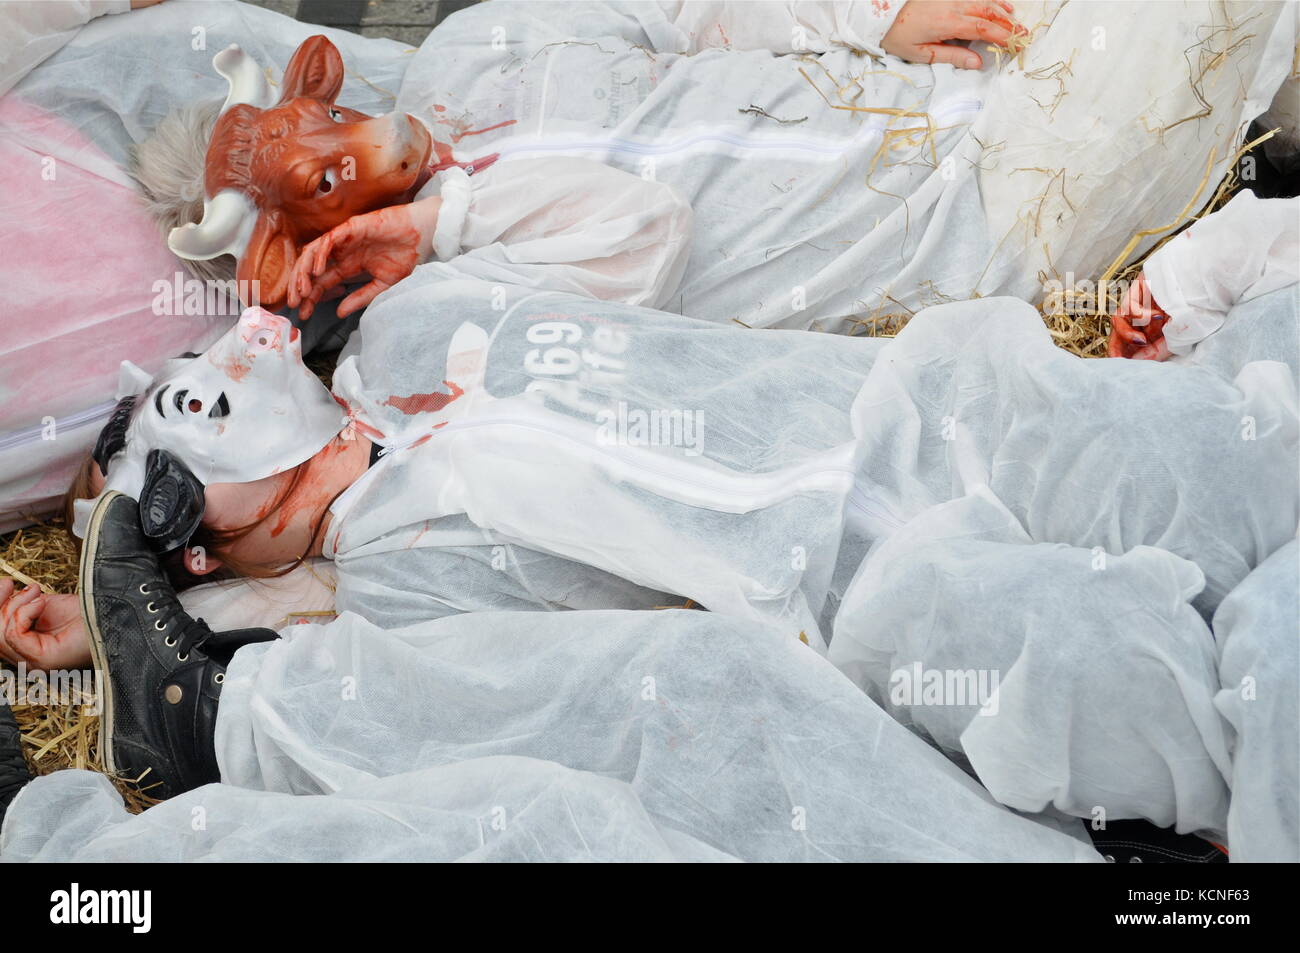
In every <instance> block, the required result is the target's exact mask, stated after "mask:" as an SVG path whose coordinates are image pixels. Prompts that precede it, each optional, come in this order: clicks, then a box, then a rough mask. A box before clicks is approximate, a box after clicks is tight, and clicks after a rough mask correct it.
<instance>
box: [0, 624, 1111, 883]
mask: <svg viewBox="0 0 1300 953" xmlns="http://www.w3.org/2000/svg"><path fill="white" fill-rule="evenodd" d="M341 686H342V690H341ZM216 743H217V752H218V759H219V761H220V764H221V772H222V778H223V783H221V784H212V785H208V786H206V787H202V788H199V789H197V790H195V791H191V792H189V793H187V794H184V795H181V796H180V797H176V798H173V799H171V800H169V801H166V802H164V803H162V804H160V805H158V806H157V807H154V808H151V809H149V810H148V811H146V812H144V813H143V814H140V815H135V816H133V815H130V814H127V813H126V811H125V810H124V808H123V806H122V802H121V799H120V797H119V796H118V795H117V794H116V792H114V791H113V789H112V787H111V786H110V784H109V782H108V780H107V778H105V777H104V776H102V775H98V774H93V773H90V772H86V771H59V772H56V773H54V774H52V775H47V776H45V777H42V778H38V779H37V780H36V781H34V782H32V783H31V784H29V785H28V786H27V787H25V788H24V789H23V790H22V791H21V792H19V794H18V797H17V798H16V799H15V801H14V802H13V804H12V805H11V806H10V808H9V811H8V814H7V816H6V818H5V822H4V828H3V830H2V831H0V859H3V860H6V861H21V860H75V861H99V860H105V861H106V860H129V861H146V860H159V861H178V860H242V861H254V860H256V861H265V860H300V861H318V862H325V861H350V860H408V861H411V860H435V859H436V860H516V861H518V860H539V861H561V860H697V861H716V860H730V859H740V860H774V861H775V860H781V861H785V860H823V861H824V860H877V861H879V860H935V861H951V860H1026V861H1031V860H1100V857H1099V856H1098V855H1097V854H1096V852H1095V851H1093V850H1092V848H1091V846H1090V845H1089V844H1088V843H1087V841H1086V838H1085V837H1084V836H1083V832H1082V830H1081V828H1080V826H1079V825H1078V824H1077V822H1075V823H1073V824H1071V825H1069V827H1068V828H1067V827H1064V826H1062V822H1057V821H1052V820H1050V819H1043V821H1042V823H1039V822H1037V821H1036V820H1031V819H1027V818H1023V817H1020V816H1018V815H1017V814H1015V813H1014V812H1012V811H1010V810H1008V809H1006V808H1004V807H1002V806H1000V805H998V804H996V803H995V802H994V801H993V800H992V799H991V798H990V797H989V796H988V795H987V793H986V792H984V791H983V790H982V789H980V787H979V786H978V785H977V784H975V783H974V782H973V781H972V780H971V779H970V778H969V777H967V776H966V775H965V774H963V773H962V772H961V771H960V770H959V769H958V768H957V767H956V766H954V765H953V764H951V763H949V762H948V761H946V760H945V759H944V758H943V757H942V756H941V755H939V754H938V753H937V752H935V751H933V750H932V749H930V748H929V747H927V746H926V745H925V744H924V743H923V742H922V741H920V740H919V739H917V738H916V737H914V736H913V735H911V734H910V733H909V732H908V731H907V730H906V729H905V728H903V727H902V726H901V725H899V724H898V723H897V722H895V721H893V720H892V719H891V718H890V717H889V716H888V715H886V714H885V713H884V712H883V711H881V710H880V709H879V708H878V707H877V706H876V705H874V704H873V703H872V702H871V701H870V700H869V699H868V698H866V696H864V695H863V694H862V693H861V692H860V691H858V690H857V689H856V688H855V687H854V686H853V685H851V684H850V683H849V682H848V680H847V679H845V678H844V677H843V676H842V675H840V674H839V673H838V672H836V671H835V670H834V668H832V667H831V666H830V665H829V664H828V663H827V662H826V661H825V660H824V659H822V658H819V657H818V656H817V655H816V654H815V653H814V652H812V651H810V650H809V649H808V648H807V647H806V646H803V645H801V644H799V643H797V642H792V641H791V640H789V639H788V638H786V637H785V636H784V634H783V633H780V632H778V631H775V630H772V629H770V628H768V627H766V626H764V625H761V624H755V623H753V622H747V621H745V620H742V619H735V618H727V617H725V616H722V615H719V614H716V613H706V612H691V611H665V612H570V613H563V614H547V613H537V612H526V613H523V612H489V613H468V614H464V615H459V616H454V617H450V618H446V619H440V620H436V621H430V622H424V623H420V624H417V625H412V626H409V627H407V628H404V629H399V630H393V631H387V632H385V631H382V630H379V629H377V628H375V627H374V626H372V625H370V624H369V623H367V622H365V621H364V620H362V619H360V618H359V617H357V616H355V615H350V614H349V615H344V616H342V617H340V618H339V619H338V620H336V621H335V622H333V623H331V624H330V625H328V626H306V625H303V626H294V627H291V628H289V629H288V630H286V638H285V639H283V640H281V641H278V642H275V643H267V644H265V645H263V646H253V647H249V648H245V649H241V650H240V651H239V652H238V653H236V655H235V658H234V661H233V663H232V665H231V667H230V669H229V671H228V672H227V679H226V683H225V687H224V690H223V692H222V697H221V707H220V710H219V716H218V722H217V736H216ZM200 812H201V814H202V817H203V818H204V821H205V823H204V824H202V825H197V824H195V823H193V821H194V818H195V817H197V816H199V814H200ZM1066 829H1069V830H1072V831H1073V836H1071V835H1068V834H1066V833H1064V830H1066Z"/></svg>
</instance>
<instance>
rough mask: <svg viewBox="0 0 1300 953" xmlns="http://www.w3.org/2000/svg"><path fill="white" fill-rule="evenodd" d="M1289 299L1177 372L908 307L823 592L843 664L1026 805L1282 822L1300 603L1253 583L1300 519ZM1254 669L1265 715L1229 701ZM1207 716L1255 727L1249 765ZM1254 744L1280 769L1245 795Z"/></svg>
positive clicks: (1233, 832) (1102, 814)
mask: <svg viewBox="0 0 1300 953" xmlns="http://www.w3.org/2000/svg"><path fill="white" fill-rule="evenodd" d="M1169 253H1170V254H1171V255H1177V254H1179V251H1178V250H1177V249H1176V248H1175V246H1172V245H1171V246H1169ZM1193 260H1194V259H1193ZM1295 291H1296V289H1295V286H1294V285H1292V286H1289V287H1285V288H1280V289H1277V290H1275V291H1272V292H1270V293H1268V294H1264V295H1261V296H1259V297H1257V298H1253V299H1251V300H1249V301H1246V302H1244V303H1242V304H1239V305H1237V306H1236V307H1234V308H1233V309H1232V311H1231V312H1230V313H1229V315H1228V317H1227V319H1226V321H1225V323H1224V324H1223V326H1222V328H1221V329H1220V330H1219V331H1218V332H1217V333H1215V334H1212V335H1210V336H1209V337H1208V338H1207V339H1205V340H1204V341H1203V342H1201V344H1200V345H1198V346H1197V347H1196V348H1195V349H1194V350H1193V351H1192V353H1191V354H1190V355H1189V356H1188V357H1187V358H1183V359H1179V360H1178V361H1177V362H1171V363H1168V364H1157V363H1154V362H1146V361H1123V360H1106V361H1080V360H1078V359H1076V358H1074V357H1071V356H1069V355H1067V354H1065V353H1064V352H1062V351H1060V350H1057V349H1056V348H1054V347H1053V346H1052V345H1051V342H1050V339H1049V337H1048V335H1047V333H1046V331H1045V330H1044V329H1043V327H1042V323H1041V321H1040V320H1039V318H1038V315H1037V314H1036V313H1035V312H1034V311H1033V309H1032V308H1030V307H1028V306H1027V305H1024V304H1023V303H1013V302H1011V301H1009V300H1008V299H999V300H995V301H987V300H986V301H976V302H963V303H961V304H954V305H946V306H943V307H940V308H935V309H931V310H930V311H928V312H926V313H924V314H923V315H921V316H918V318H917V319H915V320H914V321H913V323H912V324H910V325H909V326H908V327H907V328H906V329H904V331H903V333H902V334H901V335H900V336H899V337H898V338H897V339H896V340H895V341H894V343H892V344H890V345H889V346H888V347H886V348H885V349H883V350H882V351H881V352H880V354H879V355H878V356H877V359H876V362H875V364H874V366H873V369H872V371H871V373H870V374H869V376H868V380H867V383H866V385H865V386H864V388H863V390H862V393H861V395H860V397H859V400H858V403H857V405H856V406H855V411H854V412H855V415H857V418H858V419H859V420H860V421H861V422H862V426H863V427H864V438H863V439H864V447H863V458H864V461H865V463H864V468H863V471H862V474H863V477H864V478H865V479H860V480H859V483H858V486H857V487H856V488H855V491H854V493H853V494H852V495H851V496H850V507H849V516H850V524H851V527H850V529H851V532H850V534H849V536H847V537H846V540H845V551H847V550H849V549H851V548H853V547H852V546H851V540H852V536H853V533H854V532H856V533H857V534H858V535H859V536H860V537H861V539H860V541H859V542H858V543H857V548H859V549H869V556H868V558H867V559H866V560H865V561H864V562H863V563H862V565H861V568H860V569H858V571H857V574H856V576H855V577H854V578H853V579H852V580H851V581H850V582H849V583H848V584H846V585H845V586H843V587H842V588H839V587H833V589H834V592H839V591H843V593H844V594H843V596H842V601H841V602H840V604H839V608H838V613H837V614H836V615H835V619H834V631H833V638H832V641H831V645H830V650H829V657H830V659H831V661H833V662H835V663H836V664H837V665H839V666H840V667H841V669H843V670H844V671H845V672H846V673H847V674H848V675H849V676H850V677H851V678H853V679H854V681H855V682H857V683H858V684H859V685H861V686H862V687H863V688H864V689H865V690H866V691H867V692H868V693H869V694H871V695H872V697H873V698H876V699H877V700H878V701H880V702H881V704H883V705H884V706H885V707H886V708H887V709H888V710H889V711H891V712H892V713H893V714H895V716H896V717H898V718H899V719H900V720H901V721H903V722H904V723H906V724H910V725H913V726H914V727H915V728H916V729H917V730H918V731H920V732H921V733H922V734H924V735H926V736H928V737H929V738H931V739H932V740H933V741H934V742H935V743H936V744H937V745H938V746H939V747H941V748H943V749H944V750H947V751H949V752H950V753H952V754H953V755H954V756H955V757H957V758H958V759H959V760H960V761H962V762H965V763H968V764H970V765H971V767H972V768H973V769H974V770H975V772H976V773H977V775H978V776H979V778H980V780H981V781H982V782H984V784H985V785H986V786H987V787H988V788H989V790H990V791H991V792H992V793H993V794H994V796H995V797H997V798H998V799H999V800H1001V801H1002V802H1003V803H1006V804H1008V805H1011V806H1013V807H1016V808H1019V809H1021V810H1027V811H1034V810H1041V809H1042V808H1043V807H1044V806H1046V805H1049V804H1050V805H1053V806H1055V807H1056V808H1058V809H1060V810H1062V811H1064V812H1066V813H1070V814H1074V815H1078V816H1082V817H1090V818H1100V819H1105V818H1111V819H1121V818H1126V817H1144V818H1147V819H1149V820H1152V821H1154V822H1155V823H1157V824H1162V825H1170V824H1173V825H1176V826H1177V828H1178V829H1179V830H1180V831H1192V830H1208V831H1213V832H1216V833H1221V832H1223V831H1224V830H1225V829H1226V830H1228V832H1229V838H1228V839H1229V841H1230V843H1229V848H1230V849H1233V850H1235V846H1236V843H1235V842H1236V841H1237V840H1239V839H1245V840H1246V841H1247V843H1250V844H1258V843H1260V841H1261V840H1266V839H1268V838H1269V837H1271V836H1272V835H1273V834H1274V833H1276V832H1278V831H1279V830H1282V831H1284V830H1285V829H1286V824H1287V820H1286V817H1287V815H1286V813H1285V809H1286V806H1287V804H1288V801H1287V798H1290V799H1291V800H1290V802H1289V803H1291V804H1294V799H1295V796H1296V788H1295V783H1294V778H1293V777H1292V779H1291V781H1290V782H1289V784H1290V786H1289V787H1287V784H1288V781H1287V778H1286V772H1287V771H1288V770H1289V768H1288V766H1287V765H1294V763H1295V759H1294V749H1295V746H1296V744H1297V742H1296V726H1295V720H1294V718H1292V719H1291V720H1290V721H1287V719H1286V718H1285V717H1273V715H1272V712H1273V711H1274V710H1276V711H1280V712H1285V710H1286V706H1287V705H1288V704H1290V705H1294V703H1295V697H1296V696H1295V679H1294V678H1293V677H1292V676H1294V675H1295V664H1294V662H1293V661H1290V660H1289V659H1288V656H1287V652H1288V651H1292V652H1293V649H1294V640H1295V635H1296V630H1295V615H1294V612H1293V613H1292V614H1291V616H1290V624H1289V627H1286V626H1279V627H1278V629H1279V631H1276V632H1275V631H1274V628H1273V627H1272V622H1271V620H1272V618H1273V617H1274V616H1282V617H1284V616H1285V611H1284V610H1285V608H1286V606H1287V605H1288V602H1287V600H1288V599H1292V600H1293V599H1294V596H1293V595H1289V594H1288V590H1287V588H1286V580H1285V579H1284V578H1283V576H1282V573H1283V571H1284V570H1276V569H1275V570H1274V571H1272V572H1265V570H1263V569H1258V570H1257V569H1256V567H1257V566H1259V565H1260V564H1261V563H1263V562H1265V560H1267V559H1268V558H1269V557H1270V555H1272V554H1273V553H1275V552H1277V551H1279V550H1280V549H1281V548H1282V547H1286V546H1287V544H1288V542H1289V541H1291V540H1292V539H1293V538H1294V536H1295V533H1296V527H1297V518H1298V517H1300V476H1298V474H1297V466H1296V463H1297V459H1298V456H1297V455H1298V454H1300V439H1298V436H1297V432H1298V427H1297V409H1296V408H1297V404H1296V387H1297V385H1296V380H1297V363H1298V362H1297V313H1298V309H1297V300H1296V294H1295ZM1274 558H1275V559H1277V558H1280V557H1274ZM843 562H844V560H843V558H842V559H841V563H842V564H843ZM1292 564H1294V558H1293V559H1292ZM1269 565H1270V566H1271V565H1273V564H1272V563H1271V562H1270V563H1269ZM1291 568H1292V569H1294V565H1292V567H1291ZM1252 570H1254V573H1252ZM1256 575H1258V576H1260V579H1259V581H1258V582H1257V583H1254V582H1251V580H1253V579H1254V578H1255V576H1256ZM1243 580H1246V582H1243ZM1292 585H1294V580H1292ZM1238 586H1240V587H1241V589H1242V590H1243V594H1242V595H1241V596H1237V595H1236V589H1237V587H1238ZM1265 590H1267V591H1265ZM1292 591H1293V590H1292ZM1246 592H1249V593H1252V594H1251V595H1246V594H1245V593H1246ZM1229 593H1232V595H1228V594H1229ZM1225 595H1227V596H1228V598H1227V599H1225V598H1224V597H1225ZM831 601H836V600H831ZM1232 606H1236V607H1237V608H1236V609H1233V608H1231V607H1232ZM1246 606H1251V607H1252V610H1253V611H1252V610H1247V609H1245V607H1246ZM1270 606H1271V607H1273V608H1268V607H1270ZM1216 608H1217V609H1218V612H1219V614H1218V615H1215V616H1214V618H1215V626H1214V632H1215V633H1216V634H1218V636H1219V639H1218V642H1217V644H1216V641H1215V638H1214V635H1212V634H1211V629H1210V628H1209V626H1207V624H1206V623H1207V621H1208V620H1209V618H1210V614H1211V613H1213V612H1214V611H1215V610H1216ZM1197 609H1199V610H1200V611H1199V612H1197V611H1194V610H1197ZM1255 613H1259V615H1255ZM1237 620H1241V621H1240V622H1238V621H1237ZM1229 628H1231V629H1232V631H1241V632H1242V633H1243V634H1242V635H1241V636H1240V637H1239V638H1238V639H1237V646H1238V647H1237V648H1235V649H1234V648H1233V647H1232V646H1231V644H1228V643H1226V641H1225V636H1224V632H1225V631H1226V630H1227V629H1229ZM1287 639H1290V640H1291V649H1290V650H1288V649H1287V647H1286V646H1285V645H1279V644H1277V643H1278V641H1279V640H1287ZM1267 647H1272V648H1271V649H1269V648H1267ZM1216 651H1217V652H1218V653H1222V656H1223V657H1222V658H1220V657H1219V656H1218V655H1217V654H1216ZM1266 651H1269V652H1270V653H1271V654H1269V655H1268V656H1267V657H1265V655H1264V654H1263V653H1264V652H1266ZM1246 670H1249V672H1250V673H1251V674H1252V676H1253V677H1255V678H1256V679H1257V680H1258V681H1259V683H1260V684H1261V686H1265V685H1266V686H1267V691H1265V688H1263V687H1261V689H1260V691H1261V695H1260V697H1261V698H1263V697H1267V699H1268V700H1267V702H1263V701H1261V702H1259V703H1257V704H1254V703H1252V704H1242V703H1239V702H1236V701H1235V700H1232V699H1226V698H1225V695H1224V694H1223V693H1222V692H1220V687H1221V686H1222V687H1223V688H1224V689H1225V690H1226V689H1231V688H1234V687H1235V686H1236V685H1237V682H1238V681H1239V678H1240V677H1241V673H1242V672H1243V671H1246ZM936 680H937V681H936ZM1229 694H1231V693H1229ZM990 699H991V701H990ZM1216 706H1217V707H1218V709H1219V710H1221V711H1223V713H1224V715H1225V716H1226V717H1227V718H1228V719H1229V720H1230V721H1232V722H1233V723H1234V724H1238V725H1242V726H1244V728H1241V727H1239V728H1238V730H1239V731H1240V732H1241V739H1240V740H1239V741H1238V743H1237V745H1238V747H1237V751H1238V755H1237V759H1238V762H1237V763H1236V764H1234V762H1233V761H1232V760H1231V758H1230V752H1231V751H1232V750H1233V749H1232V741H1231V731H1230V729H1229V727H1228V726H1227V724H1225V723H1224V722H1223V721H1222V720H1221V719H1220V718H1218V717H1216ZM1266 706H1272V707H1266ZM981 707H983V708H984V710H983V711H981V710H980V709H981ZM1247 719H1248V720H1247ZM1269 719H1272V720H1271V721H1270V720H1269ZM1266 724H1268V725H1271V727H1264V725H1266ZM1259 752H1267V756H1269V757H1271V756H1276V757H1277V760H1278V765H1277V767H1276V774H1271V773H1269V772H1267V771H1263V770H1262V769H1261V770H1260V772H1259V773H1257V774H1256V775H1255V776H1254V777H1253V778H1251V779H1248V780H1247V779H1244V778H1243V769H1242V767H1240V766H1239V764H1240V762H1241V759H1242V758H1245V759H1246V761H1245V764H1251V763H1256V764H1258V759H1259V758H1260V757H1261V755H1260V754H1259ZM1252 757H1253V758H1254V759H1256V760H1255V761H1254V762H1252V761H1251V760H1250V759H1251V758H1252ZM1288 758H1289V759H1290V760H1289V761H1288ZM1282 762H1287V764H1283V763H1282ZM1252 781H1253V782H1254V784H1253V785H1252ZM1230 788H1231V789H1232V794H1231V800H1230V794H1229V789H1230ZM1239 789H1240V790H1244V791H1245V793H1244V794H1243V795H1241V796H1242V798H1243V799H1244V803H1243V804H1242V805H1240V806H1239V805H1238V801H1237V797H1238V794H1237V791H1238V790H1239ZM1254 805H1261V807H1259V808H1256V807H1255V806H1254ZM1269 805H1275V806H1274V807H1270V806H1269ZM1291 816H1292V817H1293V816H1294V815H1291ZM1292 823H1293V822H1292ZM1291 829H1292V830H1294V826H1293V827H1292V828H1291ZM1279 836H1280V835H1279ZM1257 849H1258V848H1256V847H1251V848H1248V849H1247V856H1250V855H1251V854H1254V853H1255V852H1256V851H1257Z"/></svg>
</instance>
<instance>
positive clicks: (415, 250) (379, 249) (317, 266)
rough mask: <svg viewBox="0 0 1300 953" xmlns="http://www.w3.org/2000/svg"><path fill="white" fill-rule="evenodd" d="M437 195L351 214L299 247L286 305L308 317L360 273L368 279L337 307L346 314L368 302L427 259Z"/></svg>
mask: <svg viewBox="0 0 1300 953" xmlns="http://www.w3.org/2000/svg"><path fill="white" fill-rule="evenodd" d="M441 205H442V199H441V198H438V197H437V196H434V197H433V198H427V199H421V200H420V201H419V202H408V203H406V204H404V205H390V206H389V207H388V208H381V209H379V210H378V211H376V212H367V213H366V214H364V215H354V216H352V218H350V219H348V220H347V221H346V222H344V223H343V224H342V225H339V226H338V227H337V228H334V229H331V230H330V231H328V232H326V233H325V234H324V235H322V236H321V237H320V238H318V239H316V240H315V241H314V242H312V243H311V244H309V245H307V246H306V247H304V248H303V250H302V252H301V253H300V254H299V255H298V260H297V261H296V262H294V265H293V270H292V272H290V274H289V290H288V304H289V307H291V308H297V309H298V317H299V318H300V319H301V320H306V319H307V318H309V317H311V314H312V311H314V310H315V309H316V305H317V304H318V303H319V302H320V300H321V299H322V298H324V297H325V296H326V295H327V294H328V293H329V292H331V291H333V290H334V289H336V288H338V287H339V286H341V285H342V284H343V283H344V282H346V281H351V280H353V279H355V278H359V277H361V276H363V275H367V276H369V278H370V282H369V283H368V284H366V285H364V286H363V287H361V288H358V289H357V290H356V291H354V292H352V293H351V294H349V295H348V296H347V297H346V298H344V299H343V302H342V304H340V305H339V309H338V316H339V317H340V318H346V317H347V316H348V315H350V314H352V313H353V312H354V311H359V310H360V309H362V308H364V307H365V306H366V305H368V304H370V302H371V301H373V300H374V299H375V298H376V297H378V295H379V293H380V292H381V291H384V290H386V289H388V288H391V287H392V286H393V285H395V284H397V283H398V282H399V281H401V280H402V279H403V278H405V277H406V276H407V275H409V274H410V273H411V272H412V271H414V270H415V266H416V265H418V264H419V263H420V262H422V261H424V260H426V259H427V258H428V257H429V253H430V252H431V251H432V250H433V233H434V230H435V229H436V228H437V225H438V209H439V207H440V206H441Z"/></svg>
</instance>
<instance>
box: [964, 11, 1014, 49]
mask: <svg viewBox="0 0 1300 953" xmlns="http://www.w3.org/2000/svg"><path fill="white" fill-rule="evenodd" d="M1013 32H1014V27H1013V26H1011V25H1009V24H1008V25H1006V26H1003V25H1002V23H1000V22H998V21H991V20H985V19H982V18H980V17H962V18H961V19H960V20H959V21H958V22H957V25H956V26H955V27H954V28H953V31H952V36H951V37H949V39H953V40H984V41H985V42H987V43H992V44H993V45H994V46H1006V45H1007V41H1008V40H1009V39H1011V34H1012V33H1013Z"/></svg>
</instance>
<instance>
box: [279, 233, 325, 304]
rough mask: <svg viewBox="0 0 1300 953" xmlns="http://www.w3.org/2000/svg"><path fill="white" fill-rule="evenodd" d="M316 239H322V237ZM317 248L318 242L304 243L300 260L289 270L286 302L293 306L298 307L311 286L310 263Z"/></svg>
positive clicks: (299, 256)
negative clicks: (309, 277)
mask: <svg viewBox="0 0 1300 953" xmlns="http://www.w3.org/2000/svg"><path fill="white" fill-rule="evenodd" d="M316 241H320V239H317V240H316ZM315 248H316V242H310V243H308V244H307V245H304V246H303V249H302V251H301V252H300V253H299V255H298V260H297V261H295V262H294V263H293V267H292V268H291V269H290V270H289V294H288V297H287V298H286V302H287V303H288V305H289V307H291V308H296V307H298V305H299V304H300V303H301V302H302V299H303V298H304V297H305V296H306V294H307V291H308V290H309V289H310V288H311V282H310V280H308V265H309V264H310V262H311V261H312V258H313V254H314V252H315ZM299 317H304V315H299Z"/></svg>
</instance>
